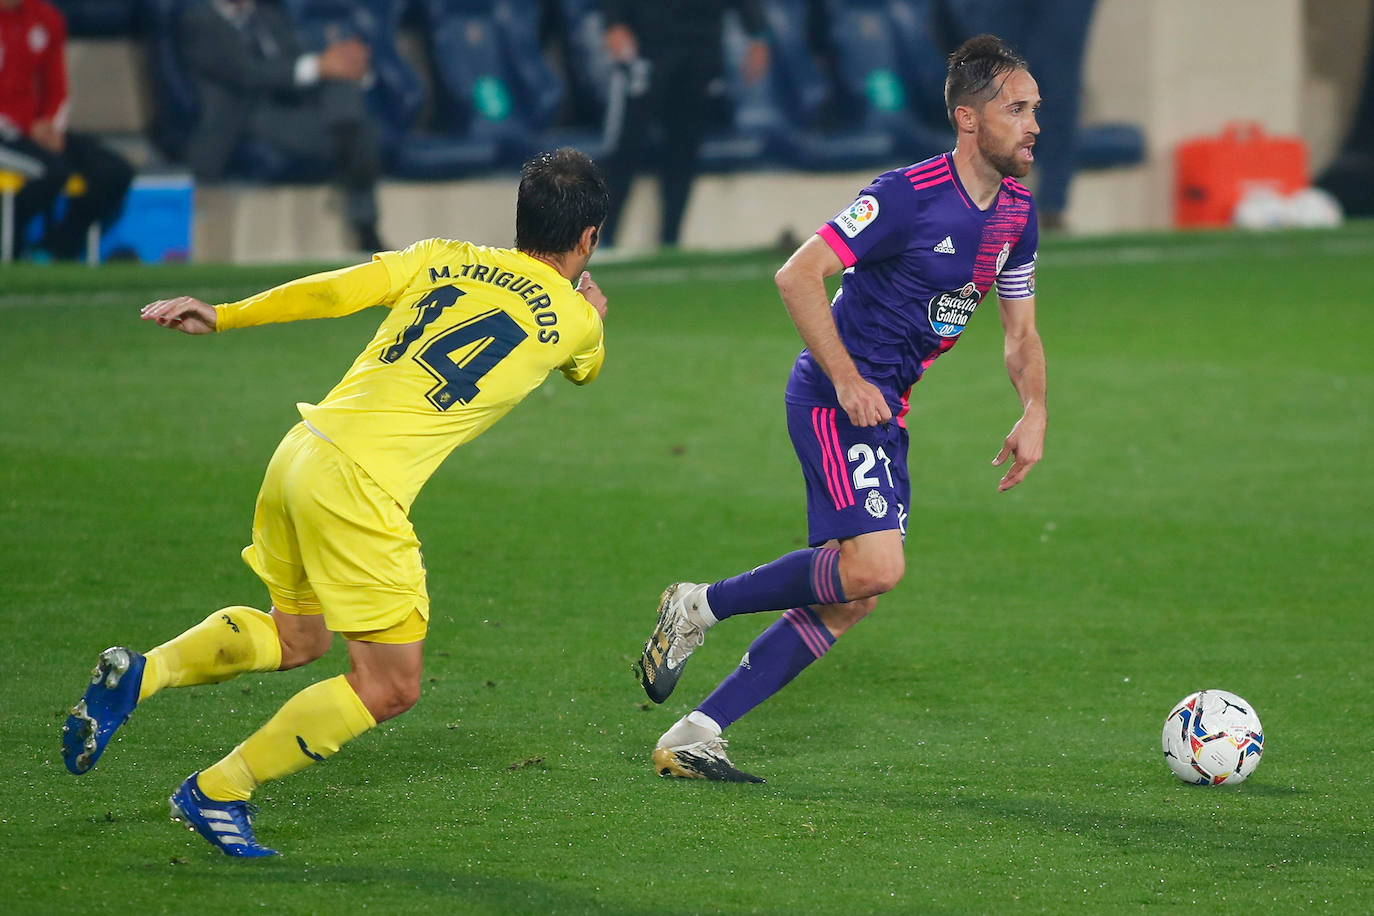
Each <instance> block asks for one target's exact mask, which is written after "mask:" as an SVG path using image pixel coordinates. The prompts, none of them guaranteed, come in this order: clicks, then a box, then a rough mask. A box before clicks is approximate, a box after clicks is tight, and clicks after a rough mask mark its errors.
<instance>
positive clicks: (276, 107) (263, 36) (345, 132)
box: [177, 0, 386, 251]
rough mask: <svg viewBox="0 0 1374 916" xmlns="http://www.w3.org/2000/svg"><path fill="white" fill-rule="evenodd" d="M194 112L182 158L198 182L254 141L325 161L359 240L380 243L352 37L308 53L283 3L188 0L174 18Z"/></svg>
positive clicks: (365, 58) (360, 67)
mask: <svg viewBox="0 0 1374 916" xmlns="http://www.w3.org/2000/svg"><path fill="white" fill-rule="evenodd" d="M177 40H178V44H179V46H180V50H181V55H182V59H183V61H184V62H185V64H186V67H187V69H188V70H189V71H190V72H191V73H192V75H193V76H194V78H195V81H196V88H197V91H198V93H199V96H200V116H199V118H198V119H197V121H196V125H195V127H194V128H193V130H192V132H191V139H190V145H189V153H188V158H189V159H190V164H191V170H192V172H194V173H195V176H196V178H197V179H198V180H201V181H210V182H213V181H218V180H221V179H223V178H224V177H226V175H227V174H228V172H229V171H230V168H231V165H232V157H233V155H234V152H235V150H236V148H238V147H239V146H240V144H241V143H242V142H243V141H245V140H251V141H259V142H262V143H265V144H266V145H267V146H269V147H271V148H274V149H275V150H278V151H280V152H282V153H286V154H287V155H289V156H292V157H295V158H298V159H300V160H303V161H305V162H307V163H310V164H314V165H316V166H318V167H322V168H325V169H327V170H328V171H329V173H330V175H331V177H332V178H333V180H334V181H336V182H337V183H338V184H339V185H340V187H341V188H342V189H343V193H344V211H345V216H346V219H347V221H348V225H349V228H350V229H351V230H352V232H353V234H354V239H355V241H356V242H357V245H358V248H359V249H361V250H365V251H380V250H383V249H385V247H386V246H385V245H383V244H382V241H381V239H380V238H378V236H377V194H376V186H377V176H378V174H379V172H380V171H381V152H380V146H379V140H378V134H377V129H376V127H375V126H374V125H373V123H372V122H371V120H369V118H368V114H367V109H366V105H365V101H364V82H365V81H366V80H367V79H368V77H369V72H368V71H369V67H370V64H371V60H370V55H369V52H368V49H367V46H366V45H365V44H363V43H362V42H361V41H359V40H357V39H356V38H349V39H344V40H338V41H335V42H333V43H331V44H330V45H329V46H328V47H326V48H325V49H324V50H323V51H322V52H320V53H318V54H309V53H305V52H304V51H303V50H302V48H301V46H300V41H299V39H298V37H297V35H296V31H295V28H294V27H293V25H292V23H291V21H290V19H289V18H288V17H287V15H286V13H285V11H284V10H282V9H281V8H279V7H278V6H276V5H274V4H270V3H259V2H256V0H194V2H192V4H191V5H190V6H188V7H187V9H186V11H185V12H184V13H183V15H182V16H181V18H180V20H179V22H178V25H177Z"/></svg>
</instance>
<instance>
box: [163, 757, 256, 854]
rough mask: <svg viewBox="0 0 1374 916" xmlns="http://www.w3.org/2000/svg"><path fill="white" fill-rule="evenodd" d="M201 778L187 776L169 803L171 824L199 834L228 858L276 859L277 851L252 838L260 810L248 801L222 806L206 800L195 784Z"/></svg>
mask: <svg viewBox="0 0 1374 916" xmlns="http://www.w3.org/2000/svg"><path fill="white" fill-rule="evenodd" d="M199 775H200V774H199V773H192V774H191V775H190V776H187V777H186V781H185V782H183V783H182V784H181V785H180V786H178V787H177V790H176V791H175V792H173V793H172V797H171V798H169V799H167V802H168V804H169V805H170V807H171V813H172V820H174V821H178V822H180V823H183V824H185V825H186V829H187V830H194V831H195V832H196V833H199V834H200V835H201V836H203V837H205V839H206V840H208V841H209V843H210V845H211V846H213V847H215V848H216V849H218V850H219V851H220V852H222V853H224V854H225V855H226V856H235V857H237V858H241V859H256V858H261V857H262V856H275V855H276V854H277V851H276V850H275V849H268V848H267V847H266V846H264V845H262V844H261V843H259V842H258V840H257V837H255V836H254V835H253V816H254V815H255V814H256V813H257V809H256V808H254V807H253V806H252V805H250V804H248V802H245V801H227V802H222V801H215V800H214V799H212V798H206V797H205V793H203V792H201V791H200V783H199V782H198V781H197V780H196V777H197V776H199Z"/></svg>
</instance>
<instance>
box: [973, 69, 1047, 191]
mask: <svg viewBox="0 0 1374 916" xmlns="http://www.w3.org/2000/svg"><path fill="white" fill-rule="evenodd" d="M1039 110H1040V87H1039V86H1038V85H1036V82H1035V78H1034V77H1032V76H1031V75H1030V74H1029V73H1027V72H1026V71H1025V70H1013V71H1012V72H1011V74H1010V75H1009V76H1007V78H1006V79H1005V80H1004V81H1003V82H1002V88H1001V90H999V91H998V93H997V95H996V96H995V97H994V98H992V99H991V100H990V101H989V102H988V103H987V104H986V105H984V106H983V115H982V117H981V118H979V119H978V150H979V152H981V153H982V154H983V158H984V159H986V160H987V161H988V164H990V165H991V166H992V167H993V168H995V169H997V171H999V172H1001V173H1002V174H1003V175H1011V176H1012V177H1014V178H1023V177H1025V175H1026V174H1027V173H1028V172H1030V167H1031V163H1032V162H1034V161H1035V154H1034V152H1032V149H1031V148H1032V147H1033V146H1035V138H1036V135H1037V134H1039V133H1040V125H1039V124H1038V123H1037V122H1036V119H1035V116H1036V112H1038V111H1039Z"/></svg>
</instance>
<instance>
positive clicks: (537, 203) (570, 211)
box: [515, 146, 610, 254]
mask: <svg viewBox="0 0 1374 916" xmlns="http://www.w3.org/2000/svg"><path fill="white" fill-rule="evenodd" d="M609 208H610V198H609V195H608V194H607V192H606V182H605V181H604V180H603V179H602V177H601V172H600V170H598V169H597V167H596V163H595V162H592V160H591V157H590V156H588V155H587V154H586V153H583V152H582V151H580V150H576V149H573V148H572V147H570V146H565V147H562V148H560V149H556V150H553V151H552V152H547V153H540V154H539V155H538V156H535V157H534V158H533V159H531V160H530V161H529V162H526V163H525V166H524V168H522V169H521V170H520V191H519V192H518V193H517V195H516V198H515V247H516V248H519V249H520V250H521V251H528V252H537V253H539V254H562V253H563V252H565V251H571V250H572V249H573V248H575V247H576V246H577V241H578V239H580V238H581V237H582V231H583V230H584V229H586V228H587V227H588V226H596V227H598V229H599V227H600V226H601V224H602V223H604V222H605V221H606V212H607V210H608V209H609Z"/></svg>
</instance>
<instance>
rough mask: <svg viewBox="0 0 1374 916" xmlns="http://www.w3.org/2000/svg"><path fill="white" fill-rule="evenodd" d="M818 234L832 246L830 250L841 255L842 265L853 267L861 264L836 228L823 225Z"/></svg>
mask: <svg viewBox="0 0 1374 916" xmlns="http://www.w3.org/2000/svg"><path fill="white" fill-rule="evenodd" d="M816 234H817V235H819V236H820V237H821V238H823V239H825V243H826V244H827V245H829V246H830V250H831V251H833V252H835V254H837V255H839V258H840V263H841V264H843V265H844V266H845V267H853V266H854V265H855V264H857V263H859V259H858V258H856V257H855V256H854V252H852V251H850V250H849V246H848V245H846V244H845V242H844V239H842V238H840V234H839V233H838V232H836V231H835V227H834V226H832V225H830V224H829V223H822V224H821V228H819V229H817V230H816Z"/></svg>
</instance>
